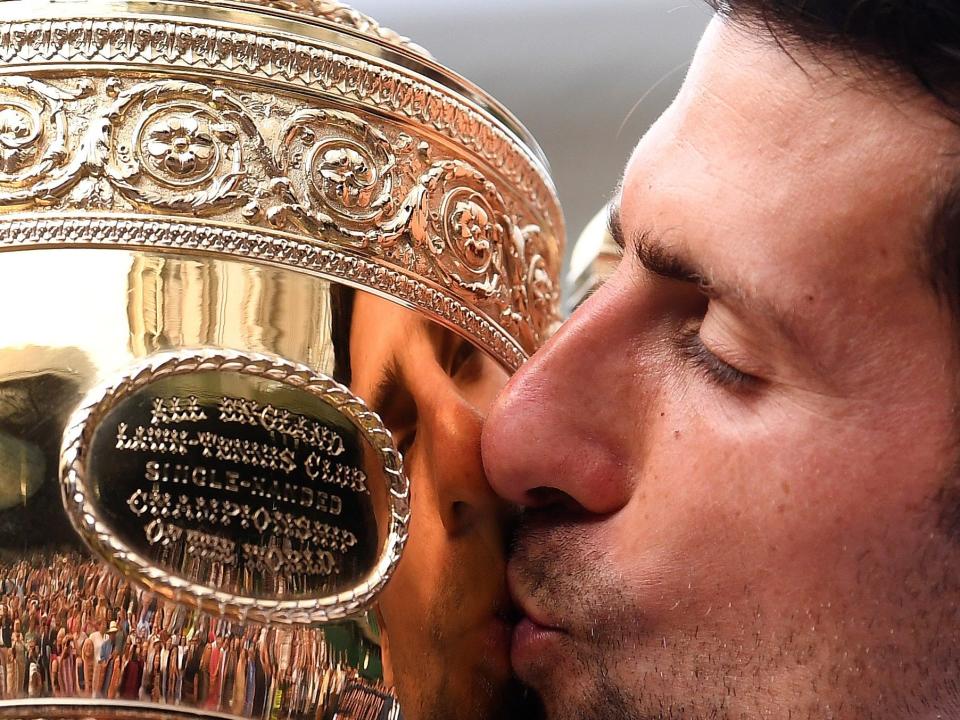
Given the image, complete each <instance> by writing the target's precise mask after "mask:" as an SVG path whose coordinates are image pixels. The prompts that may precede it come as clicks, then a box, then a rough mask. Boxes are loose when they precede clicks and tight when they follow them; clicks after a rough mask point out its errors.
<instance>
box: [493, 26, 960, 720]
mask: <svg viewBox="0 0 960 720" xmlns="http://www.w3.org/2000/svg"><path fill="white" fill-rule="evenodd" d="M875 75H876V74H871V75H870V76H869V77H867V76H865V75H864V74H863V73H861V71H860V69H859V68H858V66H857V65H856V63H854V62H853V61H851V60H849V59H848V58H845V57H831V56H830V54H829V53H828V52H826V51H822V50H821V51H819V56H818V57H817V58H814V57H813V56H812V54H811V53H810V51H809V50H808V49H804V47H802V46H797V47H793V48H790V52H789V53H788V52H785V50H784V49H783V48H782V47H781V46H780V44H778V42H776V41H775V40H774V39H773V38H772V37H770V36H768V35H767V34H766V32H765V31H760V30H756V29H741V28H739V27H737V26H734V25H732V24H731V23H730V22H729V21H724V20H715V21H714V22H713V23H712V25H711V26H710V28H709V29H708V31H707V33H706V35H705V37H704V38H703V40H702V42H701V45H700V47H699V49H698V51H697V54H696V58H695V60H694V63H693V65H692V67H691V70H690V73H689V76H688V77H687V79H686V82H685V84H684V86H683V88H682V90H681V92H680V94H679V96H678V98H677V99H676V101H675V102H674V104H673V105H672V106H671V107H670V108H669V109H668V110H667V111H666V113H665V114H664V115H663V117H662V118H661V119H660V120H659V122H657V123H656V125H655V126H654V127H653V128H652V129H651V130H650V131H649V133H648V134H647V135H646V136H645V137H644V138H643V139H642V140H641V141H640V143H639V145H638V146H637V148H636V150H635V152H634V154H633V157H632V158H631V160H630V162H629V165H628V167H627V170H626V174H625V177H624V180H623V183H622V188H621V191H620V193H619V195H618V198H617V203H618V204H619V207H620V210H619V226H620V229H621V231H622V233H621V234H622V238H623V239H624V240H625V245H626V248H625V253H624V259H623V260H622V262H621V264H620V266H619V268H618V271H617V273H616V274H615V276H614V277H613V278H612V279H611V280H610V281H609V282H608V283H607V284H606V285H605V286H604V287H603V288H602V289H601V290H600V291H598V292H597V293H596V294H595V295H594V296H593V297H592V298H591V300H590V301H588V303H587V304H586V305H585V306H583V307H582V308H581V309H580V310H579V311H578V312H577V313H576V314H575V315H574V317H573V318H572V319H571V320H570V321H569V322H568V323H567V324H566V325H565V326H564V327H563V328H562V329H561V331H560V332H559V334H558V335H557V336H555V337H554V338H553V339H552V341H551V342H550V343H549V344H548V345H547V346H546V347H545V348H544V349H543V350H542V351H541V352H540V353H539V354H538V355H536V356H535V357H534V358H533V359H532V360H531V361H530V362H529V363H528V364H527V365H526V366H525V367H524V368H523V369H522V370H521V371H520V372H519V373H518V374H517V375H516V376H515V377H514V379H513V380H512V381H511V383H510V385H509V386H508V388H507V390H506V391H505V393H504V394H503V396H502V397H501V399H500V400H499V401H498V403H497V405H495V407H494V409H493V410H492V411H491V414H490V416H489V419H488V423H487V425H486V428H485V431H484V442H483V444H484V447H483V451H484V460H485V463H486V467H487V473H488V477H489V479H490V482H491V483H492V485H493V486H494V488H495V489H496V490H497V491H498V493H499V494H500V495H502V496H503V497H504V498H506V499H509V500H511V501H514V502H517V503H521V504H523V505H525V506H527V508H528V512H527V513H526V518H525V521H524V524H523V527H522V530H521V532H520V534H519V537H518V539H517V543H516V547H515V553H514V555H513V557H512V559H511V561H510V564H509V578H510V585H511V590H512V593H513V594H514V596H515V598H516V600H517V602H518V603H519V604H520V605H521V607H522V609H523V611H524V612H525V614H526V616H527V617H526V618H525V619H524V620H522V621H521V622H520V623H519V625H518V626H517V628H516V630H515V633H514V637H513V646H512V662H513V666H514V668H515V670H516V672H517V673H518V674H519V676H520V677H521V679H522V680H524V681H525V682H526V683H528V684H529V685H530V686H532V687H533V688H534V689H535V690H536V691H537V692H538V693H539V695H540V697H541V698H542V700H543V703H544V705H545V708H546V711H547V715H548V717H549V718H550V719H551V720H568V719H571V720H572V719H574V718H604V719H608V718H634V719H640V718H685V719H691V720H699V719H701V718H777V719H787V718H790V719H792V720H806V719H807V718H810V719H813V718H818V719H822V718H834V719H837V720H843V719H851V720H853V719H856V720H866V719H870V718H878V719H879V718H883V719H890V720H906V719H908V718H924V719H927V718H929V719H932V718H956V717H960V698H958V695H960V690H958V679H960V613H958V607H960V537H958V536H957V534H956V532H957V527H956V525H954V526H951V525H950V523H949V520H950V519H951V516H952V517H953V519H954V521H955V520H956V518H957V517H958V516H957V515H956V506H955V505H953V504H952V503H955V502H956V498H957V496H958V493H957V479H956V478H957V474H956V467H957V457H958V454H957V448H956V444H957V440H958V438H960V435H958V426H957V416H956V408H957V378H958V365H957V353H956V350H957V338H958V335H957V332H958V331H957V328H956V326H955V325H954V324H953V322H952V320H951V317H950V316H949V311H948V308H947V306H946V305H945V304H941V302H940V301H939V299H938V296H937V294H936V293H935V292H934V289H933V283H932V280H931V277H932V275H933V273H932V270H931V268H930V267H929V263H928V260H927V257H926V255H925V253H924V250H923V249H924V247H925V245H924V243H925V233H926V232H927V230H928V225H929V223H930V220H931V218H932V216H933V213H934V210H935V208H936V203H937V200H938V198H939V197H940V196H941V194H942V192H943V191H944V190H945V188H946V187H947V185H948V183H949V181H950V180H951V179H952V178H953V176H954V174H955V173H956V171H957V169H958V165H957V156H956V153H957V150H958V149H960V130H958V128H957V127H956V126H954V125H952V124H951V123H950V122H948V121H947V120H946V119H944V118H943V117H942V115H941V114H940V110H939V108H938V107H937V105H936V104H935V101H934V100H932V99H930V98H929V97H928V96H927V94H926V93H925V92H923V91H922V90H921V89H920V88H914V87H911V86H909V83H907V82H906V81H904V82H903V83H902V84H899V85H898V84H895V83H893V82H886V81H884V80H882V79H880V78H878V77H876V76H875ZM613 224H614V226H616V225H617V223H616V222H614V223H613ZM698 273H699V275H700V276H701V277H700V278H699V281H698V278H696V277H693V276H692V275H694V274H698ZM680 275H687V276H688V277H686V278H685V279H680V278H679V277H670V276H680ZM951 498H952V500H951ZM951 531H953V534H951Z"/></svg>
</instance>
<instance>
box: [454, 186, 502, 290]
mask: <svg viewBox="0 0 960 720" xmlns="http://www.w3.org/2000/svg"><path fill="white" fill-rule="evenodd" d="M450 222H451V223H452V225H453V228H452V229H453V237H454V239H455V241H456V245H457V246H458V247H460V248H461V256H462V257H463V261H464V264H465V266H466V267H467V268H469V269H470V271H471V272H474V273H483V272H484V271H485V270H486V269H487V267H488V266H489V264H490V261H491V260H492V258H493V253H492V248H493V243H494V242H495V240H494V231H495V228H494V224H493V222H492V219H491V217H490V213H489V212H488V211H487V210H486V209H485V208H483V207H482V206H481V205H480V204H479V203H477V202H475V201H473V200H459V201H458V202H457V203H456V207H455V208H454V210H453V213H452V214H451V216H450Z"/></svg>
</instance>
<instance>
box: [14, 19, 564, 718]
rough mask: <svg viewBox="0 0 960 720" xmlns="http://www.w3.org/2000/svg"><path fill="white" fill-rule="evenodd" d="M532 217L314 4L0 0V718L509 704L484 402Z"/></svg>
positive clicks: (531, 252) (471, 96) (501, 531)
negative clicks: (484, 448) (485, 466)
mask: <svg viewBox="0 0 960 720" xmlns="http://www.w3.org/2000/svg"><path fill="white" fill-rule="evenodd" d="M563 232H564V231H563V218H562V214H561V212H560V209H559V206H558V204H557V198H556V193H555V190H554V188H553V185H552V183H551V181H550V179H549V176H548V174H547V168H546V162H545V160H544V158H543V155H542V152H541V151H540V149H539V148H538V147H537V145H536V143H535V142H534V141H533V139H532V138H531V137H530V136H529V133H527V131H526V130H525V129H524V128H523V127H522V126H521V125H520V124H519V123H518V122H517V121H516V119H515V118H513V116H511V115H510V113H509V112H508V111H506V110H505V109H504V108H503V107H502V106H501V105H500V104H499V103H497V102H496V101H495V100H494V99H492V98H490V97H489V96H488V95H486V94H485V93H483V92H482V91H481V90H479V89H478V88H476V87H475V86H474V85H472V84H471V83H470V82H469V81H467V80H465V79H464V78H461V77H459V76H457V75H456V74H455V73H453V72H451V71H450V70H448V69H447V68H444V67H443V66H441V65H439V64H437V63H436V62H435V61H434V60H433V59H432V58H431V57H430V56H429V55H428V54H427V53H426V52H425V51H423V50H422V49H420V48H417V47H416V46H413V45H412V44H411V43H410V42H409V41H407V40H405V39H403V38H400V37H399V36H397V35H396V34H395V33H392V32H390V31H389V30H385V29H384V28H382V27H380V26H379V25H377V24H376V23H375V22H374V21H372V20H371V19H370V18H366V17H365V16H363V15H361V14H359V13H356V12H355V11H353V10H351V9H350V8H347V7H344V6H341V5H340V4H339V3H337V2H333V1H332V0H255V1H251V2H240V1H232V0H231V1H226V2H209V1H208V0H151V1H149V2H147V1H141V0H103V1H100V0H90V1H89V2H74V1H71V0H45V1H41V2H35V1H34V0H29V1H27V0H6V1H4V2H0V308H3V310H2V311H0V312H2V317H0V718H38V717H51V718H52V717H62V718H68V717H70V718H78V717H93V718H117V719H119V718H141V719H144V720H145V719H147V718H151V719H152V718H159V717H161V716H170V715H178V714H179V715H180V716H183V717H198V716H200V715H203V716H216V715H218V714H219V715H225V716H230V717H258V718H264V719H267V718H269V719H270V720H275V719H276V720H279V719H280V718H287V717H289V718H304V719H307V718H310V719H311V720H332V719H333V718H341V719H346V718H363V719H364V720H396V718H399V717H400V716H402V717H404V718H406V720H444V719H446V718H451V719H452V718H457V719H458V720H459V719H465V720H471V719H477V720H479V719H481V718H501V719H502V718H509V717H524V713H523V708H522V707H519V706H517V705H515V700H516V697H517V696H516V695H515V694H514V693H512V692H511V683H512V681H511V676H510V671H509V662H508V629H507V628H508V621H509V616H510V614H511V612H512V611H511V608H510V602H509V598H508V596H507V592H506V587H505V585H506V583H505V566H504V553H505V543H506V536H507V530H508V525H509V520H510V511H509V508H506V507H504V506H503V505H502V504H501V502H500V501H499V500H498V499H497V498H496V496H495V495H494V494H493V493H492V491H491V489H490V488H489V487H488V485H487V483H486V480H485V478H484V476H483V472H482V468H481V462H480V427H481V423H482V420H483V417H484V415H485V413H486V410H487V408H488V406H489V405H490V403H491V402H492V400H493V398H494V396H495V395H496V393H497V391H498V390H499V389H500V388H501V387H502V386H503V384H504V383H505V381H506V379H507V375H508V373H509V372H511V371H513V370H515V369H516V368H517V367H519V366H520V365H521V364H522V363H523V362H524V361H525V359H526V358H527V357H528V356H529V355H530V354H531V353H532V352H534V351H535V350H536V349H537V348H538V347H539V346H540V345H541V344H542V343H543V342H544V341H545V340H546V339H547V338H548V337H549V336H550V334H551V333H552V332H553V330H554V329H555V327H556V326H557V324H558V322H559V317H560V314H559V279H558V276H559V265H560V259H561V257H562V247H561V245H562V238H563ZM401 453H402V455H401Z"/></svg>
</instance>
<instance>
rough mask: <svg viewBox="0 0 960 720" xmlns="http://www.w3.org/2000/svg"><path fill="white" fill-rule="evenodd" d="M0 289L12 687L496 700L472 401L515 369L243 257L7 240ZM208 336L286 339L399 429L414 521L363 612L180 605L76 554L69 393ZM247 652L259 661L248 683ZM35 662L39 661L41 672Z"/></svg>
mask: <svg viewBox="0 0 960 720" xmlns="http://www.w3.org/2000/svg"><path fill="white" fill-rule="evenodd" d="M22 298H34V299H35V300H34V301H33V302H30V303H24V302H22V300H21V299H22ZM62 298H72V301H71V302H69V303H67V302H64V300H63V299H62ZM298 299H299V301H298ZM0 303H2V306H3V307H8V308H9V307H18V308H19V310H18V312H17V313H16V315H15V320H13V318H12V320H13V321H11V322H6V323H3V324H2V325H0V346H2V347H3V348H4V350H3V352H2V354H0V398H2V403H0V438H3V440H2V442H0V459H2V462H0V467H2V468H3V473H2V475H0V498H2V500H3V506H2V509H0V562H2V567H0V580H2V581H3V590H4V592H3V603H4V607H5V608H6V610H5V611H3V612H4V613H5V615H4V619H2V620H0V663H2V668H3V672H2V673H0V676H2V678H3V679H2V681H0V682H2V687H3V697H4V698H6V700H8V701H12V700H14V699H15V698H18V697H47V696H54V697H58V698H63V699H66V698H70V697H97V698H104V699H117V700H120V699H128V700H138V701H144V702H150V703H166V704H168V705H173V706H184V707H188V708H189V707H193V708H200V709H202V710H204V711H220V712H225V713H228V714H233V715H244V716H251V717H271V716H276V717H288V716H289V717H327V716H331V715H329V713H331V712H333V708H337V707H340V703H341V702H346V701H345V700H341V698H342V697H346V696H348V695H349V696H350V697H354V699H353V700H351V701H350V702H353V703H355V704H358V706H366V705H370V707H374V706H375V707H377V708H380V707H381V706H383V707H386V706H388V705H390V702H389V701H387V700H384V698H390V697H392V696H393V693H394V692H395V693H397V694H398V695H399V698H400V700H401V703H402V706H403V712H404V717H406V718H435V717H436V718H444V717H451V718H452V717H477V718H480V717H499V716H500V715H497V713H501V712H503V711H502V708H503V707H504V704H505V703H506V698H505V693H506V690H507V688H508V686H509V663H508V657H507V643H508V630H507V622H506V621H507V614H508V612H509V601H508V598H507V595H506V590H505V583H504V565H503V563H504V558H503V553H504V530H505V527H506V522H507V515H508V513H507V509H506V508H505V507H503V506H502V505H501V504H500V503H499V501H498V500H497V499H496V498H495V496H494V495H493V493H492V492H491V490H490V488H489V487H488V486H487V484H486V481H485V479H484V477H483V474H482V469H481V465H480V456H479V435H480V423H481V420H482V416H483V413H484V411H485V408H486V407H487V405H488V404H489V403H490V401H491V400H492V398H493V396H494V395H495V394H496V392H497V390H498V389H499V388H500V387H501V386H502V384H503V383H504V382H505V380H506V378H507V373H506V371H505V370H503V369H502V368H501V367H500V366H499V365H498V363H496V362H495V361H494V360H492V359H491V358H490V357H489V356H487V355H486V354H485V353H483V352H481V351H479V350H478V349H477V348H476V347H475V346H474V345H473V344H472V343H470V342H469V341H467V340H465V339H464V338H463V337H462V336H460V335H458V334H456V333H453V332H452V331H450V330H447V329H445V328H443V327H442V326H440V325H438V324H436V323H434V322H432V321H430V320H429V319H428V318H427V317H425V316H424V315H422V314H420V313H417V312H415V311H413V310H410V309H406V308H404V307H402V306H400V305H398V304H396V303H394V302H392V301H389V300H386V299H383V298H380V297H377V296H375V295H372V294H369V293H366V292H362V291H356V290H353V289H350V288H347V287H344V286H341V285H337V284H335V283H329V282H322V281H318V280H317V279H316V278H312V277H310V276H307V275H305V274H301V273H297V272H292V271H289V270H285V269H278V268H271V267H265V266H260V265H255V264H252V263H243V262H236V261H223V260H205V259H200V260H198V259H194V258H189V257H186V256H179V255H175V254H146V253H132V252H126V251H118V250H90V249H84V250H37V251H29V252H17V253H8V254H5V255H0ZM311 336H312V338H313V339H312V340H311ZM201 346H202V347H204V348H207V349H208V350H207V351H208V352H215V349H216V348H244V350H245V351H246V352H249V353H263V354H266V355H275V356H280V355H281V354H282V356H283V357H285V358H289V359H291V361H293V362H297V363H302V364H303V365H305V366H307V367H309V368H311V369H312V370H313V371H316V372H322V373H324V374H327V375H329V376H330V377H332V378H336V379H337V380H338V381H340V382H342V383H344V385H345V386H347V387H348V388H349V389H350V390H351V392H353V393H355V394H356V395H358V396H360V397H363V398H365V399H366V400H367V404H368V405H369V406H370V407H371V409H373V410H375V411H376V412H377V413H378V414H379V415H380V417H381V418H382V419H383V422H384V424H385V425H386V427H387V428H389V430H390V431H391V433H392V435H393V437H394V439H395V441H396V443H397V445H398V447H399V448H400V449H401V450H402V451H403V454H404V457H405V466H406V473H407V476H408V477H409V478H410V483H411V497H410V509H411V518H410V522H409V539H408V541H407V547H406V550H405V552H404V555H403V557H402V559H401V561H400V563H399V565H398V566H397V568H396V570H395V572H394V576H393V579H392V580H391V581H390V583H389V584H388V585H387V587H386V588H385V589H384V591H383V592H382V593H381V595H380V596H379V598H378V599H377V601H376V602H374V603H372V604H371V605H369V606H368V609H367V610H366V611H365V612H364V613H362V614H360V615H355V616H354V617H353V618H352V619H351V620H349V621H348V622H346V623H340V624H333V625H324V626H322V627H320V626H315V625H314V626H313V627H299V628H296V627H294V628H290V627H282V626H272V627H271V626H262V625H259V624H255V623H252V622H240V621H239V620H240V619H239V618H238V619H237V620H238V621H235V622H231V621H229V620H224V619H219V618H218V617H217V615H218V613H217V612H215V611H214V612H213V614H210V613H208V612H203V611H201V610H196V609H190V607H189V606H183V605H181V606H177V605H175V604H173V603H171V602H169V601H168V600H165V599H163V597H162V594H163V593H162V592H161V593H160V594H151V593H149V592H147V591H145V590H143V589H142V586H139V585H134V584H132V583H130V582H129V581H125V580H122V579H121V578H120V577H119V576H118V575H117V574H116V572H115V570H113V569H112V568H111V567H110V566H109V565H108V564H106V563H103V562H102V561H100V562H98V561H93V560H91V559H89V555H88V554H87V553H88V551H87V550H86V548H85V547H84V543H83V542H82V541H81V540H80V538H79V536H78V534H77V533H76V532H75V531H74V530H73V528H72V525H71V523H70V521H69V519H68V516H67V513H66V511H65V510H64V503H63V502H62V500H61V498H60V488H59V485H60V483H59V479H58V476H57V464H58V460H57V454H58V452H59V447H58V444H57V442H56V440H57V438H59V437H60V435H61V434H62V433H63V431H64V429H65V427H66V425H67V423H68V418H69V415H70V413H71V412H72V411H73V409H74V408H75V407H76V406H77V405H78V404H80V402H81V398H82V397H83V395H84V394H85V393H88V392H89V391H90V390H91V389H92V388H94V387H95V386H96V385H98V384H99V383H101V382H102V381H103V380H104V379H108V378H110V377H114V376H116V375H118V374H119V375H122V374H124V373H125V372H126V369H127V368H128V367H131V366H137V364H138V363H142V361H143V359H144V358H147V357H149V356H154V355H155V354H156V353H163V352H165V351H171V350H174V349H178V348H190V347H201ZM187 377H191V376H189V375H188V376H187ZM149 387H150V386H148V389H149ZM160 390H161V392H158V393H156V394H157V395H158V396H170V395H171V393H169V392H162V391H163V390H164V388H163V387H162V386H160ZM194 390H195V391H196V393H195V394H198V395H201V394H202V391H201V390H199V389H197V388H194ZM178 392H179V390H178ZM218 392H219V391H218ZM176 394H177V393H174V395H176ZM188 395H189V394H188ZM166 410H167V411H168V412H169V411H170V408H169V406H168V407H167V408H166ZM179 412H181V416H180V417H184V418H185V417H188V416H189V412H190V411H189V408H187V407H186V406H185V407H184V408H181V409H180V411H179ZM148 416H149V413H148ZM174 426H175V427H189V424H187V425H182V424H181V425H174ZM109 430H110V432H111V436H110V440H111V441H112V440H113V439H115V438H114V435H113V433H115V428H114V427H112V426H111V427H110V428H109ZM127 434H128V435H130V432H129V431H128V433H127ZM281 441H282V438H280V439H278V440H277V442H278V443H281ZM301 454H302V453H301ZM150 457H151V455H150V453H145V454H143V456H142V458H141V459H142V460H143V461H144V462H146V461H147V460H148V458H150ZM160 459H161V460H162V459H163V458H160ZM154 462H156V460H154ZM220 465H221V466H222V467H226V468H228V469H236V468H238V467H240V466H238V465H236V464H230V463H223V462H221V463H220ZM155 469H156V468H155ZM156 470H157V472H159V469H156ZM167 471H168V472H170V470H169V468H168V469H167ZM148 479H150V478H148ZM104 502H106V500H104ZM328 517H329V518H330V520H331V522H335V521H337V519H338V518H337V517H336V516H332V517H330V516H329V514H328ZM268 595H269V593H267V594H266V595H265V596H268ZM15 620H16V622H15ZM111 622H117V623H118V625H119V626H120V629H121V631H122V633H123V637H124V642H123V643H119V642H118V643H117V645H119V646H121V647H116V648H115V649H114V650H113V651H108V652H107V653H106V654H105V655H106V656H105V657H103V662H102V663H101V662H100V661H99V660H98V659H97V658H98V657H99V656H98V655H97V652H96V648H97V646H98V645H99V640H100V637H99V636H98V635H96V634H95V633H97V632H100V633H101V634H104V633H106V631H107V630H109V628H110V623H111ZM3 628H6V630H4V629H3ZM18 628H19V629H18ZM91 637H93V640H92V641H91V640H90V638H91ZM100 649H101V651H102V646H100ZM171 657H173V658H174V660H171V659H170V658H171ZM158 663H159V665H158ZM32 666H36V667H35V669H36V673H31V667H32ZM164 668H167V673H166V677H165V675H164V670H163V669H164ZM241 669H242V670H243V671H244V672H245V673H247V674H249V673H250V672H252V673H253V675H252V677H253V678H254V681H253V687H254V690H253V694H252V695H251V694H250V692H249V691H248V686H247V685H245V682H246V680H245V681H244V682H240V680H239V678H240V675H241ZM31 674H34V675H35V676H36V677H37V678H39V679H35V680H34V683H33V689H32V690H31V680H30V678H31ZM244 677H245V678H246V675H245V676H244ZM81 678H84V679H83V680H82V681H81ZM85 678H92V682H89V683H88V682H87V681H86V679H85ZM118 678H119V681H118ZM136 678H139V682H135V679H136ZM118 682H119V684H118ZM0 705H2V703H0ZM51 712H52V711H51ZM371 712H372V711H371ZM378 712H379V711H378ZM384 712H386V711H384ZM324 713H327V715H325V714H324ZM367 716H368V715H362V714H358V715H340V717H367ZM369 717H381V715H379V714H372V715H369Z"/></svg>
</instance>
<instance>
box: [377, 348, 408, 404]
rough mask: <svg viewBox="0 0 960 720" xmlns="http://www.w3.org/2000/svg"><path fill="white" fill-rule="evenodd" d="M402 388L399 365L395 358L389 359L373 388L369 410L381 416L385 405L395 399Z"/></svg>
mask: <svg viewBox="0 0 960 720" xmlns="http://www.w3.org/2000/svg"><path fill="white" fill-rule="evenodd" d="M402 387H403V386H402V383H401V381H400V365H399V363H397V358H396V357H392V358H390V362H388V363H387V365H386V367H384V369H383V376H382V377H381V378H380V380H379V381H378V382H377V386H376V388H374V391H373V397H372V399H371V401H370V407H371V409H372V410H373V411H374V412H375V413H377V414H378V415H383V414H384V411H385V410H386V405H387V403H388V402H390V400H391V399H392V398H394V397H396V395H397V393H398V392H400V390H401V389H402Z"/></svg>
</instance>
